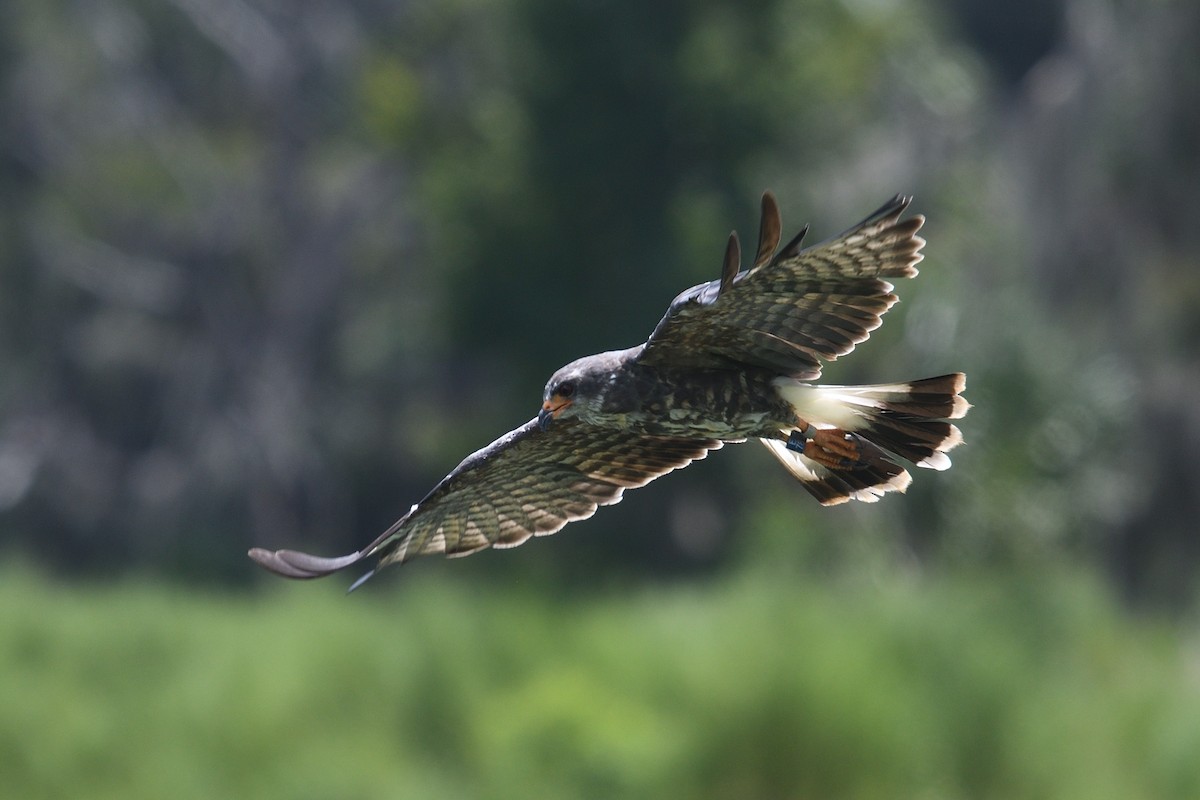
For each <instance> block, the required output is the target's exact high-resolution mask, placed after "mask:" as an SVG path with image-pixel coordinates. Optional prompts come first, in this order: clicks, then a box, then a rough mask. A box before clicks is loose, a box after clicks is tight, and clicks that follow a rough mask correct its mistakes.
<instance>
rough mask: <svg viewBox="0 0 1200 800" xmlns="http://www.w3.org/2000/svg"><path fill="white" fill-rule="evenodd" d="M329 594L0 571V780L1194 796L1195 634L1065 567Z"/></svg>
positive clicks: (430, 790) (476, 791) (311, 794)
mask: <svg viewBox="0 0 1200 800" xmlns="http://www.w3.org/2000/svg"><path fill="white" fill-rule="evenodd" d="M440 574H443V575H444V574H445V572H444V571H443V572H441V573H440ZM341 588H342V587H340V586H330V585H322V584H300V585H293V584H288V585H283V584H279V585H276V584H271V585H270V586H269V588H268V590H267V591H263V592H261V593H243V594H232V593H212V594H210V593H205V592H202V591H199V590H186V591H185V590H181V589H174V588H163V587H160V586H156V585H150V584H145V583H128V584H121V585H115V586H104V587H94V586H92V587H89V586H80V585H76V584H59V583H56V582H53V581H50V580H49V579H46V578H44V577H40V576H39V575H37V574H30V573H27V572H24V571H16V570H9V571H7V572H5V573H3V574H0V609H2V610H0V678H2V680H0V775H2V778H0V780H2V784H3V789H2V790H0V794H3V795H4V796H6V797H13V798H27V799H28V800H33V799H34V798H106V797H111V798H121V799H122V800H131V799H132V798H164V797H170V798H173V799H174V800H183V798H215V797H221V798H227V797H255V798H294V799H295V800H299V799H300V798H339V799H341V798H392V797H395V798H405V797H413V798H460V797H461V798H473V797H482V798H509V797H526V798H541V797H554V798H558V797H564V798H565V797H594V798H612V797H655V798H663V797H695V798H730V799H731V800H732V799H733V798H898V797H904V798H928V799H929V800H933V799H934V798H1018V797H1020V798H1081V799H1082V798H1087V800H1102V799H1103V798H1114V800H1116V799H1117V798H1119V799H1120V800H1136V799H1137V798H1146V800H1150V799H1151V798H1154V799H1155V800H1158V799H1160V798H1174V797H1178V798H1194V797H1200V651H1198V650H1197V642H1196V641H1195V639H1186V640H1185V639H1183V638H1181V634H1180V633H1179V628H1178V627H1175V626H1170V625H1167V624H1166V623H1161V622H1156V621H1152V620H1145V619H1141V620H1138V619H1134V618H1131V617H1129V616H1128V615H1126V614H1124V613H1122V612H1119V611H1117V610H1116V609H1115V607H1114V605H1113V603H1112V602H1111V601H1110V600H1109V599H1108V598H1107V597H1106V595H1105V594H1104V593H1103V592H1101V591H1100V590H1099V589H1097V587H1096V586H1095V585H1094V584H1093V583H1092V582H1090V581H1087V580H1084V579H1081V578H1079V577H1077V576H1076V577H1073V576H1070V575H1061V574H1047V575H1040V576H1037V577H1036V578H1029V579H1027V580H1023V581H1022V580H1005V581H991V580H986V579H979V580H972V581H968V580H966V579H963V580H959V581H950V580H945V581H925V582H915V581H912V580H907V581H906V580H896V581H894V582H888V581H885V582H883V583H877V582H876V583H872V582H866V581H864V582H861V583H855V582H853V581H845V582H842V583H839V584H837V585H836V586H829V585H823V586H805V585H794V584H789V583H785V582H783V581H782V580H780V579H778V578H772V579H755V578H753V577H751V576H743V577H740V578H738V579H736V580H726V581H724V582H718V583H714V584H705V585H682V586H677V587H672V588H658V589H653V590H649V589H647V590H640V591H629V592H620V593H618V592H613V593H611V594H609V595H606V596H603V597H599V598H596V597H593V598H588V599H580V598H576V599H572V600H561V599H556V598H552V597H550V598H548V597H543V596H540V595H539V594H538V593H536V592H533V591H530V590H521V589H520V588H514V587H511V586H504V585H498V584H495V583H490V584H479V585H468V584H466V582H464V581H455V580H437V579H435V578H433V577H430V574H428V573H426V574H416V573H413V574H412V575H411V576H410V575H409V574H405V575H404V576H403V577H402V579H400V580H396V581H393V582H391V583H389V582H388V581H387V580H382V579H381V580H380V581H377V582H376V584H375V585H372V586H371V587H370V589H369V590H367V591H363V592H360V593H357V594H355V595H353V596H350V597H345V596H343V595H342V594H341Z"/></svg>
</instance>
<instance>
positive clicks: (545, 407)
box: [537, 396, 571, 431]
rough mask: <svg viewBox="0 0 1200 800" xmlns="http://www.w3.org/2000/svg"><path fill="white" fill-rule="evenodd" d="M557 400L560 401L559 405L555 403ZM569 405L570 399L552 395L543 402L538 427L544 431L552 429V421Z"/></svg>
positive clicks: (538, 416)
mask: <svg viewBox="0 0 1200 800" xmlns="http://www.w3.org/2000/svg"><path fill="white" fill-rule="evenodd" d="M555 400H557V401H558V404H557V405H555ZM569 405H571V401H570V400H563V399H562V398H560V397H557V396H555V397H552V398H550V399H549V400H547V401H546V402H544V403H542V410H541V411H539V412H538V415H537V421H538V427H539V428H541V429H542V430H543V431H548V430H550V423H552V422H554V420H556V419H558V415H559V414H561V413H562V412H563V409H564V408H566V407H567V406H569Z"/></svg>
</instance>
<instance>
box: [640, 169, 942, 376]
mask: <svg viewBox="0 0 1200 800" xmlns="http://www.w3.org/2000/svg"><path fill="white" fill-rule="evenodd" d="M911 199H912V198H910V197H903V196H900V195H897V196H896V197H895V198H894V199H892V200H891V201H890V202H888V203H886V204H885V205H884V206H883V207H882V208H880V209H879V210H878V211H876V212H875V213H874V214H872V215H871V216H869V217H867V218H866V219H865V220H863V221H862V222H860V223H859V224H857V225H855V226H854V227H852V228H850V229H849V230H847V231H846V232H845V233H843V234H841V235H840V236H837V237H835V238H833V239H831V240H829V241H827V242H824V243H822V244H818V245H815V246H813V247H809V248H805V249H803V250H801V249H800V242H801V241H802V240H803V238H804V234H805V232H806V231H807V228H805V230H804V231H801V232H800V234H799V235H798V236H796V238H794V239H793V240H792V241H791V242H790V243H788V244H787V245H786V246H785V247H784V248H783V249H782V250H780V251H779V252H778V253H775V247H776V245H777V244H778V242H779V230H780V224H779V211H778V206H777V205H776V203H775V199H774V197H772V196H771V194H770V193H769V192H768V193H766V194H765V195H763V218H762V226H761V229H760V234H759V247H758V255H757V257H756V258H755V263H754V264H753V265H751V267H750V268H749V269H747V270H743V271H741V272H739V271H738V266H739V264H738V250H737V237H736V234H734V235H732V236H731V237H730V244H729V248H728V249H727V250H726V257H725V268H724V270H723V272H722V277H721V278H720V279H719V280H715V281H710V282H709V283H702V284H700V285H699V286H693V287H692V288H691V289H688V290H687V291H686V292H684V293H683V294H681V295H679V296H678V297H677V298H675V300H674V301H673V302H672V303H671V307H670V308H669V309H668V310H667V313H666V316H664V317H663V318H662V321H661V322H659V323H658V327H656V328H655V329H654V333H653V334H651V336H650V339H649V341H647V342H646V346H645V349H644V350H643V351H642V354H641V356H640V357H639V360H640V361H641V362H642V363H644V364H653V365H662V366H674V367H686V366H691V367H696V368H717V369H726V368H738V367H746V366H753V367H762V368H765V369H770V370H773V371H776V372H778V373H780V374H781V375H788V376H791V377H794V378H798V379H801V380H813V379H815V378H817V377H819V376H820V374H821V362H822V361H833V360H834V359H836V358H837V357H838V356H844V355H846V354H847V353H849V352H850V351H851V350H853V349H854V346H855V345H856V344H858V343H859V342H862V341H865V340H866V339H867V337H868V336H869V335H870V333H871V331H873V330H875V329H876V328H878V327H879V325H880V322H881V317H882V316H883V314H884V313H885V312H887V310H888V309H889V308H891V307H892V305H893V304H894V303H895V302H896V300H897V297H896V295H894V294H892V289H893V286H892V284H890V283H888V282H887V281H886V280H883V279H884V278H911V277H913V276H915V275H916V274H917V270H916V265H917V263H918V262H919V261H920V260H921V258H922V256H921V253H920V250H921V248H922V247H923V246H924V244H925V240H924V239H922V238H921V237H920V236H917V231H918V230H920V228H921V225H922V224H924V222H925V218H924V217H922V216H920V215H918V216H913V217H909V218H908V219H905V220H903V221H901V220H900V215H901V214H903V213H904V210H905V209H906V208H907V207H908V204H909V202H910V201H911Z"/></svg>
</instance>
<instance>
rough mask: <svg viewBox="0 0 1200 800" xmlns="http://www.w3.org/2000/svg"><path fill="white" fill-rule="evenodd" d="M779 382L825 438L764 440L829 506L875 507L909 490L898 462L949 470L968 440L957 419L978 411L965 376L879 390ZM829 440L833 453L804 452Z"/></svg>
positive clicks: (801, 434)
mask: <svg viewBox="0 0 1200 800" xmlns="http://www.w3.org/2000/svg"><path fill="white" fill-rule="evenodd" d="M775 385H776V388H777V389H778V391H779V394H780V396H781V397H783V398H784V399H785V400H786V401H787V402H788V403H789V404H791V406H792V409H793V410H794V411H795V413H796V416H797V418H798V419H799V420H803V421H805V422H807V423H809V424H810V425H812V426H813V428H814V429H815V430H816V431H817V435H816V436H815V437H812V433H813V432H812V431H808V432H807V433H808V434H809V436H810V437H812V438H810V439H808V440H807V441H806V440H805V433H806V432H805V431H801V430H799V429H787V430H783V431H781V435H782V439H761V440H760V441H762V443H763V444H765V445H766V446H767V448H768V449H769V450H770V451H771V453H772V454H773V455H774V456H775V457H776V458H778V459H779V461H780V462H781V463H782V464H783V465H784V466H785V467H786V468H787V469H788V471H789V472H791V473H792V475H794V476H796V478H798V479H799V480H800V482H801V483H802V484H803V485H804V488H806V489H808V491H809V492H811V493H812V494H813V496H815V497H816V498H817V500H819V501H820V502H821V503H822V504H823V505H834V504H836V503H844V502H846V501H847V500H861V501H864V502H868V503H873V502H875V501H876V500H878V499H879V498H880V497H882V496H883V495H884V493H886V492H893V491H899V492H903V491H904V490H905V489H907V488H908V485H909V484H910V483H911V482H912V476H910V475H909V474H908V471H907V470H906V469H905V468H904V467H902V466H901V465H900V464H899V463H897V462H898V461H899V460H900V459H903V460H905V461H909V462H911V463H913V464H915V465H916V466H918V467H925V468H927V469H936V470H944V469H948V468H949V467H950V457H949V456H947V455H946V453H947V452H948V451H949V450H951V449H953V448H954V447H956V446H958V445H959V444H961V443H962V433H961V432H960V431H959V430H958V427H957V426H955V425H954V424H953V423H951V422H949V420H952V419H959V418H961V417H963V416H964V415H965V414H966V413H967V409H969V408H970V407H971V405H970V403H968V402H967V401H966V400H965V399H963V397H961V393H962V391H963V390H964V389H965V388H966V385H967V379H966V376H965V375H963V374H962V373H953V374H951V375H941V376H939V377H936V378H925V379H923V380H918V381H911V382H909V383H891V384H879V385H876V386H813V385H811V384H806V383H802V382H800V381H796V380H793V379H790V378H779V379H777V380H776V382H775ZM846 434H849V436H846ZM843 439H844V441H845V453H841V451H842V446H843V445H842V440H843ZM823 442H826V443H828V444H827V446H828V447H831V449H824V448H821V449H819V450H811V449H810V450H808V454H806V453H805V452H804V450H805V449H806V448H805V445H806V444H809V446H810V447H811V445H812V444H814V443H815V444H816V445H817V446H818V448H820V445H821V444H822V443H823ZM839 454H842V455H845V454H852V455H853V456H854V458H853V459H850V458H839V457H838V455H839Z"/></svg>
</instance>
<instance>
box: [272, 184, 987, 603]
mask: <svg viewBox="0 0 1200 800" xmlns="http://www.w3.org/2000/svg"><path fill="white" fill-rule="evenodd" d="M911 199H912V198H910V197H903V196H897V197H895V198H894V199H892V200H891V201H889V202H888V203H886V204H884V206H883V207H882V208H880V209H879V210H878V211H876V212H875V213H874V214H871V215H870V216H869V217H867V218H866V219H865V220H863V221H862V222H860V223H858V224H857V225H855V226H854V227H852V228H850V229H849V230H847V231H846V232H845V233H842V234H841V235H839V236H837V237H835V238H833V239H830V240H828V241H826V242H823V243H821V244H817V245H813V246H811V247H807V248H801V242H802V240H803V239H804V235H805V233H806V232H807V230H808V228H807V227H805V229H804V230H802V231H801V232H800V233H799V234H798V235H797V236H796V237H795V238H793V239H792V240H791V241H790V242H788V243H787V244H786V245H784V246H783V248H782V249H779V241H780V232H781V230H782V227H781V223H780V217H779V207H778V205H777V203H776V201H775V198H774V196H773V195H772V194H771V193H770V192H767V193H765V194H764V195H763V198H762V219H761V222H760V225H759V236H758V250H757V252H756V254H755V256H754V262H753V263H752V264H751V265H750V267H749V268H747V269H745V270H743V269H741V257H740V247H739V244H738V238H737V233H736V232H734V233H732V234H730V236H729V243H728V246H727V247H726V250H725V259H724V266H723V269H722V272H721V277H720V278H718V279H717V280H714V281H710V282H708V283H702V284H700V285H699V286H693V287H692V288H691V289H688V290H687V291H685V292H683V293H682V294H680V295H679V296H678V297H676V298H675V300H674V301H673V302H672V303H671V305H670V307H669V308H668V309H667V313H666V315H664V316H663V318H662V320H661V321H660V322H659V323H658V326H657V327H655V329H654V332H653V333H652V334H651V335H650V338H649V339H648V340H647V341H646V342H644V343H643V344H639V345H638V346H636V347H631V348H629V349H627V350H612V351H609V352H606V353H599V354H597V355H592V356H586V357H584V358H581V359H578V360H576V361H572V362H571V363H570V364H567V365H566V366H565V367H563V368H562V369H560V370H558V371H557V372H555V373H554V374H553V375H552V376H551V377H550V380H549V382H547V384H546V387H545V390H544V391H543V392H542V404H541V408H540V410H539V411H538V413H537V416H536V417H534V418H533V419H531V420H529V421H528V422H526V423H525V424H524V425H522V426H520V427H519V428H517V429H515V430H512V431H509V432H508V433H506V434H504V435H503V436H501V437H500V438H499V439H497V440H496V441H494V442H492V443H491V444H489V445H488V446H487V447H484V448H483V449H482V450H479V451H477V452H475V453H473V454H471V455H470V456H467V458H466V459H465V460H464V461H463V462H462V463H461V464H459V465H458V466H457V467H455V468H454V469H453V470H452V471H451V472H450V474H449V475H447V476H446V477H445V478H443V479H442V480H441V482H440V483H438V484H437V486H435V487H434V488H433V490H432V491H430V492H429V494H427V495H426V496H425V498H424V499H423V500H421V501H420V502H419V503H417V504H416V505H414V506H412V508H410V509H409V511H408V513H407V514H405V515H404V516H403V517H401V518H400V519H399V520H397V521H396V522H395V524H393V525H392V526H391V527H390V528H388V529H387V530H386V531H384V532H383V534H382V535H380V536H379V538H377V539H376V540H375V541H373V542H371V543H370V544H369V545H367V546H366V547H364V548H363V549H361V550H359V551H358V552H356V553H351V554H350V555H346V556H342V557H340V558H321V557H318V556H312V555H308V554H306V553H300V552H296V551H294V550H275V551H269V550H264V549H262V548H257V547H256V548H254V549H252V550H250V553H249V555H250V558H252V559H254V560H255V561H256V562H258V563H259V564H260V565H262V566H263V567H265V568H266V569H268V570H270V571H271V572H274V573H276V574H279V575H283V576H285V577H288V578H319V577H322V576H324V575H328V574H330V573H332V572H336V571H338V570H341V569H344V568H346V567H349V566H351V565H354V564H358V563H361V562H364V561H366V562H374V569H372V570H371V571H370V572H368V573H367V574H366V575H364V576H363V577H362V578H361V579H360V580H359V582H358V583H355V584H354V586H355V587H357V586H358V585H359V584H361V582H362V581H363V580H366V578H368V577H370V576H371V575H372V574H374V572H375V570H377V569H379V568H380V567H384V566H387V565H389V564H402V563H404V562H405V561H408V560H410V559H412V558H414V557H416V556H422V555H428V554H432V553H442V554H445V555H447V556H464V555H469V554H470V553H474V552H476V551H478V550H483V549H485V548H487V547H497V548H506V547H515V546H517V545H519V544H522V543H524V542H525V541H526V540H528V539H529V538H530V537H531V536H545V535H548V534H551V533H555V532H557V531H559V530H560V529H562V527H563V526H565V525H566V524H567V523H569V522H575V521H576V520H582V519H587V518H588V517H590V516H592V514H594V513H596V509H597V508H599V507H600V506H608V505H613V504H614V503H617V502H620V500H621V496H622V495H623V494H624V492H625V491H626V490H627V489H636V488H637V487H639V486H645V485H646V484H647V483H649V482H650V481H652V480H654V479H655V478H658V477H660V476H662V475H665V474H667V473H668V472H671V471H672V470H675V469H679V468H681V467H686V466H687V465H688V464H690V463H692V462H693V461H696V460H698V459H701V458H704V457H705V456H706V455H708V453H709V451H711V450H717V449H719V448H720V447H722V446H723V445H724V444H725V443H727V442H728V443H733V442H742V441H745V440H746V439H758V440H759V441H760V442H762V443H763V444H764V445H766V447H767V449H768V450H770V451H771V454H772V455H773V456H775V458H776V459H778V460H779V462H780V463H782V464H783V466H784V467H785V468H786V469H787V470H788V472H790V473H791V474H792V475H794V476H795V477H796V478H797V479H798V480H799V481H800V485H801V486H803V487H804V488H805V489H807V490H808V491H809V492H810V493H811V494H812V495H813V496H814V497H816V499H817V500H818V501H819V502H820V503H821V504H823V505H834V504H837V503H844V502H846V501H848V500H860V501H863V502H868V503H873V502H875V501H877V500H878V499H879V498H880V497H882V496H883V495H884V494H885V493H887V492H894V491H898V492H903V491H904V490H905V489H906V488H907V487H908V485H909V483H910V482H911V481H912V477H911V476H910V475H909V473H908V471H907V470H906V469H905V468H904V466H902V462H909V463H912V464H915V465H916V466H918V467H927V468H930V469H935V470H944V469H946V468H948V467H949V466H950V459H949V457H948V456H947V455H946V453H947V451H949V450H950V449H952V448H953V447H955V446H956V445H958V444H960V443H961V442H962V434H961V433H960V432H959V430H958V428H957V427H956V426H955V425H954V424H953V423H951V422H950V420H953V419H958V418H960V417H962V416H963V415H965V414H966V412H967V409H968V408H970V405H969V404H968V403H967V401H966V400H964V399H963V398H962V397H961V396H960V394H961V392H962V391H963V389H964V388H965V387H966V377H965V376H964V375H963V374H962V373H953V374H950V375H942V376H939V377H936V378H925V379H922V380H915V381H909V382H905V383H889V384H876V385H869V386H831V385H825V386H819V385H816V384H814V383H813V381H815V380H817V379H818V378H819V377H820V375H821V363H822V362H824V361H833V360H835V359H837V358H838V357H839V356H844V355H846V354H847V353H849V352H850V351H851V350H853V349H854V346H855V345H857V344H859V343H861V342H863V341H865V340H866V339H867V337H868V336H869V335H870V332H871V331H873V330H875V329H876V328H877V327H879V325H880V322H881V318H882V316H883V314H884V313H885V312H887V310H888V309H889V308H891V307H892V305H893V304H895V303H896V301H897V299H898V298H897V297H896V295H895V294H894V293H893V289H894V287H893V286H892V284H891V283H889V282H888V280H887V279H893V278H911V277H914V276H915V275H916V274H917V269H916V265H917V263H918V262H920V261H921V259H922V255H921V248H922V247H923V246H924V245H925V240H924V239H922V238H921V237H920V236H918V235H917V231H919V230H920V228H921V225H922V224H924V222H925V218H924V217H922V216H920V215H915V216H910V217H908V218H906V219H901V216H902V215H903V214H904V212H905V210H906V209H907V208H908V205H909V202H910V201H911ZM351 588H354V587H351Z"/></svg>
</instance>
